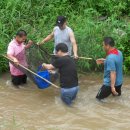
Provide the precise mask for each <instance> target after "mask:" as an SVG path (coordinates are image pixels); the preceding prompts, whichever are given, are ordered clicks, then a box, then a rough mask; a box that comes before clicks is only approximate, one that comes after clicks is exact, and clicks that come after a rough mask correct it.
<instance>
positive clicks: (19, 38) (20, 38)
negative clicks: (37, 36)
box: [16, 30, 27, 43]
mask: <svg viewBox="0 0 130 130" xmlns="http://www.w3.org/2000/svg"><path fill="white" fill-rule="evenodd" d="M26 39H27V33H26V31H24V30H19V31H18V32H17V33H16V40H17V41H18V43H22V42H25V41H26Z"/></svg>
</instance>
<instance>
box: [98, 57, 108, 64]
mask: <svg viewBox="0 0 130 130" xmlns="http://www.w3.org/2000/svg"><path fill="white" fill-rule="evenodd" d="M105 60H106V59H104V58H100V59H97V60H96V63H97V64H98V65H100V64H104V61H105Z"/></svg>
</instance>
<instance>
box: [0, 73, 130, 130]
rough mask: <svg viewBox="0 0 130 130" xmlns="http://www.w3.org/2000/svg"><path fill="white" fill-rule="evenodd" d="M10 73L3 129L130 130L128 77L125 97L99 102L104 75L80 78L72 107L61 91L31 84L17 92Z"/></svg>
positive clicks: (1, 92) (2, 91)
mask: <svg viewBox="0 0 130 130" xmlns="http://www.w3.org/2000/svg"><path fill="white" fill-rule="evenodd" d="M9 80H10V75H9V73H5V74H3V75H1V77H0V130H130V77H129V76H126V77H125V78H124V85H123V88H122V96H121V97H112V96H110V97H109V98H107V99H105V100H104V101H103V102H99V101H97V100H96V99H95V96H96V94H97V92H98V90H99V88H100V86H101V84H102V75H101V74H86V75H80V77H79V81H80V91H79V94H78V98H77V100H76V101H75V103H74V104H73V106H72V107H67V106H65V105H64V104H63V103H62V102H61V100H60V98H59V97H60V95H59V90H58V89H55V88H53V87H49V88H48V89H44V90H40V89H38V88H37V87H36V86H35V85H34V84H33V83H32V82H31V81H28V84H27V85H25V86H23V87H22V86H21V87H20V89H16V88H14V87H13V86H12V85H11V82H10V81H9Z"/></svg>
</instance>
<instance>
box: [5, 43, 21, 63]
mask: <svg viewBox="0 0 130 130" xmlns="http://www.w3.org/2000/svg"><path fill="white" fill-rule="evenodd" d="M13 55H14V47H13V46H11V45H10V44H9V46H8V50H7V57H8V58H9V59H11V60H12V61H13V62H14V63H15V64H18V63H19V61H18V59H17V58H16V57H14V56H13Z"/></svg>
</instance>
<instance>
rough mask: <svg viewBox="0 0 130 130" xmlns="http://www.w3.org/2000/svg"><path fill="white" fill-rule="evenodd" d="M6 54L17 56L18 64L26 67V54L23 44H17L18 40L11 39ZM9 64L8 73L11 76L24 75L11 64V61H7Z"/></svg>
mask: <svg viewBox="0 0 130 130" xmlns="http://www.w3.org/2000/svg"><path fill="white" fill-rule="evenodd" d="M7 54H9V55H12V56H14V57H15V58H17V60H18V61H19V63H20V64H22V65H23V66H25V67H27V66H28V65H27V62H26V55H25V45H24V43H21V44H18V42H17V41H16V40H15V39H13V40H12V41H11V42H10V43H9V46H8V50H7ZM9 66H10V73H11V75H13V76H19V75H24V73H23V72H21V71H20V70H19V69H17V68H16V67H15V66H13V65H12V64H11V63H9Z"/></svg>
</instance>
